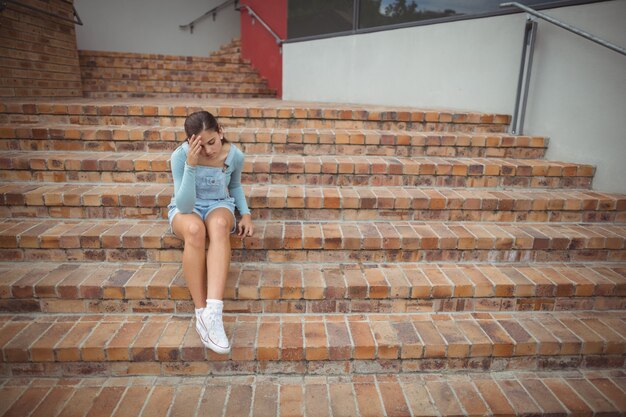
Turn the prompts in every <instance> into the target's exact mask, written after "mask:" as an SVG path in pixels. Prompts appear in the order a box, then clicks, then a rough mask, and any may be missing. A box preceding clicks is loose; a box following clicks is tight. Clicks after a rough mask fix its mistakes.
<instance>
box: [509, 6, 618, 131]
mask: <svg viewBox="0 0 626 417" xmlns="http://www.w3.org/2000/svg"><path fill="white" fill-rule="evenodd" d="M500 7H517V8H518V9H521V10H523V11H525V12H527V13H528V14H529V15H532V16H535V17H538V18H540V19H543V20H545V21H546V22H549V23H552V24H553V25H556V26H558V27H560V28H563V29H565V30H568V31H570V32H572V33H575V34H576V35H579V36H582V37H583V38H585V39H588V40H590V41H592V42H595V43H597V44H598V45H602V46H604V47H606V48H609V49H611V50H613V51H615V52H618V53H620V54H622V55H626V49H624V48H622V47H619V46H617V45H615V44H612V43H610V42H608V41H606V40H604V39H601V38H598V37H597V36H594V35H592V34H590V33H587V32H585V31H584V30H580V29H578V28H575V27H574V26H571V25H568V24H566V23H563V22H561V21H560V20H557V19H555V18H553V17H550V16H548V15H546V14H544V13H540V12H538V11H536V10H534V9H532V8H530V7H528V6H525V5H523V4H520V3H517V2H510V3H502V4H500ZM536 37H537V21H536V20H535V19H533V18H532V17H531V16H528V17H527V19H526V27H525V30H524V44H523V45H522V59H521V62H520V71H519V78H518V82H517V94H516V97H515V111H514V114H513V121H512V123H511V133H513V134H514V135H522V134H523V132H524V118H525V116H526V104H527V101H528V90H529V85H530V75H531V72H532V64H533V55H534V51H535V39H536Z"/></svg>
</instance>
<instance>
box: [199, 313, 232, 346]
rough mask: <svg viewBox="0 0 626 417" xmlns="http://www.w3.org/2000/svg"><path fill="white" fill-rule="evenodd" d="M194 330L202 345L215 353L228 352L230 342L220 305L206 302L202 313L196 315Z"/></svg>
mask: <svg viewBox="0 0 626 417" xmlns="http://www.w3.org/2000/svg"><path fill="white" fill-rule="evenodd" d="M196 331H197V332H198V334H199V335H200V339H202V343H204V346H206V347H208V348H209V349H211V350H212V351H214V352H216V353H221V354H225V353H229V352H230V343H229V341H228V337H227V336H226V332H225V331H224V322H223V321H222V306H221V305H213V304H207V307H206V308H205V309H204V310H202V313H201V314H200V315H199V316H198V315H197V316H196Z"/></svg>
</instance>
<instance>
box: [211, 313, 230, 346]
mask: <svg viewBox="0 0 626 417" xmlns="http://www.w3.org/2000/svg"><path fill="white" fill-rule="evenodd" d="M207 330H208V331H209V333H211V332H214V333H213V335H214V336H215V338H216V339H218V341H219V342H223V343H227V342H224V341H225V340H226V341H227V340H228V339H227V338H226V331H225V330H224V325H223V322H222V315H221V314H215V313H213V314H210V315H209V323H208V326H207Z"/></svg>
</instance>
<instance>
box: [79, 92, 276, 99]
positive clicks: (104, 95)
mask: <svg viewBox="0 0 626 417" xmlns="http://www.w3.org/2000/svg"><path fill="white" fill-rule="evenodd" d="M83 96H84V97H87V98H92V99H120V100H122V99H127V98H176V99H183V98H186V99H189V100H192V99H194V100H195V99H199V98H201V99H211V100H214V99H242V98H273V97H276V92H274V91H273V90H269V91H268V92H266V93H249V92H234V93H223V92H214V93H206V92H203V93H194V92H188V93H174V92H167V91H161V92H157V91H153V92H145V91H138V92H133V91H128V92H119V91H114V92H102V91H85V92H84V93H83Z"/></svg>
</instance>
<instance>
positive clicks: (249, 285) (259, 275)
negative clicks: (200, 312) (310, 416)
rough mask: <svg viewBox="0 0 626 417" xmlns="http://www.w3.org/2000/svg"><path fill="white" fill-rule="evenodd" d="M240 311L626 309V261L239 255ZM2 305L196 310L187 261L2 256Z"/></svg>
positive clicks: (232, 290)
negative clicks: (265, 260)
mask: <svg viewBox="0 0 626 417" xmlns="http://www.w3.org/2000/svg"><path fill="white" fill-rule="evenodd" d="M224 300H225V305H224V310H225V311H226V312H230V313H233V312H235V313H251V314H260V313H266V314H276V313H310V314H318V313H407V312H408V313H411V312H446V311H447V312H450V311H452V312H454V311H466V312H472V311H478V312H485V311H511V312H512V311H531V310H532V311H573V310H624V309H626V264H625V263H621V264H587V265H584V264H578V265H577V264H532V265H527V264H501V265H482V264H463V265H455V264H373V263H364V264H356V263H349V264H311V265H300V264H274V265H264V264H257V263H245V264H240V263H234V264H232V265H231V268H230V272H229V276H228V279H227V280H226V289H225V293H224ZM0 311H5V312H6V311H9V312H46V313H126V314H127V313H141V314H143V313H179V314H185V313H191V312H193V302H192V301H191V297H190V294H189V291H188V290H187V287H186V284H185V280H184V277H183V275H182V270H181V266H180V264H150V263H128V262H126V263H95V264H94V263H72V264H68V263H57V262H31V263H23V262H3V263H0Z"/></svg>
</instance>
